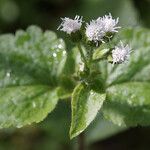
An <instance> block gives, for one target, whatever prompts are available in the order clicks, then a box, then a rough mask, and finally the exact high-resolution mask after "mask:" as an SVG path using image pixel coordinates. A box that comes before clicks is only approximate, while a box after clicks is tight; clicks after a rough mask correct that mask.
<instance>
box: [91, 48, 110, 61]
mask: <svg viewBox="0 0 150 150" xmlns="http://www.w3.org/2000/svg"><path fill="white" fill-rule="evenodd" d="M108 52H109V49H106V48H105V49H96V50H95V52H94V54H93V60H100V59H103V58H104V57H105V56H106V54H107V53H108Z"/></svg>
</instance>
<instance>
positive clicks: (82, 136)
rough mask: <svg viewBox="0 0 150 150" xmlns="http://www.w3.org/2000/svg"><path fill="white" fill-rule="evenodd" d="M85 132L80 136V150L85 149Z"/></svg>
mask: <svg viewBox="0 0 150 150" xmlns="http://www.w3.org/2000/svg"><path fill="white" fill-rule="evenodd" d="M84 142H85V141H84V132H82V133H81V134H80V135H79V136H78V150H85V143H84Z"/></svg>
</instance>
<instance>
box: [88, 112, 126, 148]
mask: <svg viewBox="0 0 150 150" xmlns="http://www.w3.org/2000/svg"><path fill="white" fill-rule="evenodd" d="M126 129H127V128H126V127H123V126H117V125H115V124H113V123H112V122H110V121H108V120H106V119H105V118H103V116H102V114H101V113H99V114H97V117H96V119H95V120H94V121H93V123H92V124H91V126H90V128H89V129H88V130H87V132H86V143H88V145H89V144H92V143H95V142H98V141H101V140H105V139H107V138H108V137H111V136H113V135H115V134H117V133H119V132H123V131H124V130H126Z"/></svg>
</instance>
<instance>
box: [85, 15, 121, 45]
mask: <svg viewBox="0 0 150 150" xmlns="http://www.w3.org/2000/svg"><path fill="white" fill-rule="evenodd" d="M118 22H119V18H117V19H113V18H112V16H111V14H110V13H109V15H105V16H104V17H99V18H97V19H96V20H92V21H91V22H90V23H89V24H88V23H87V25H86V36H87V38H88V40H89V41H94V42H95V43H96V44H97V43H98V42H104V41H103V37H104V36H105V35H106V33H108V32H109V33H115V32H118V31H117V29H119V28H120V27H119V26H117V24H118Z"/></svg>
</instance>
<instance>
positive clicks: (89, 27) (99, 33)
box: [85, 20, 105, 44]
mask: <svg viewBox="0 0 150 150" xmlns="http://www.w3.org/2000/svg"><path fill="white" fill-rule="evenodd" d="M85 34H86V36H87V38H88V40H89V41H94V42H95V43H96V44H97V43H98V42H100V41H101V42H103V37H104V35H105V33H104V32H103V30H102V26H100V24H99V23H98V22H97V20H92V21H91V22H90V23H89V24H88V23H87V24H86V32H85Z"/></svg>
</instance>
